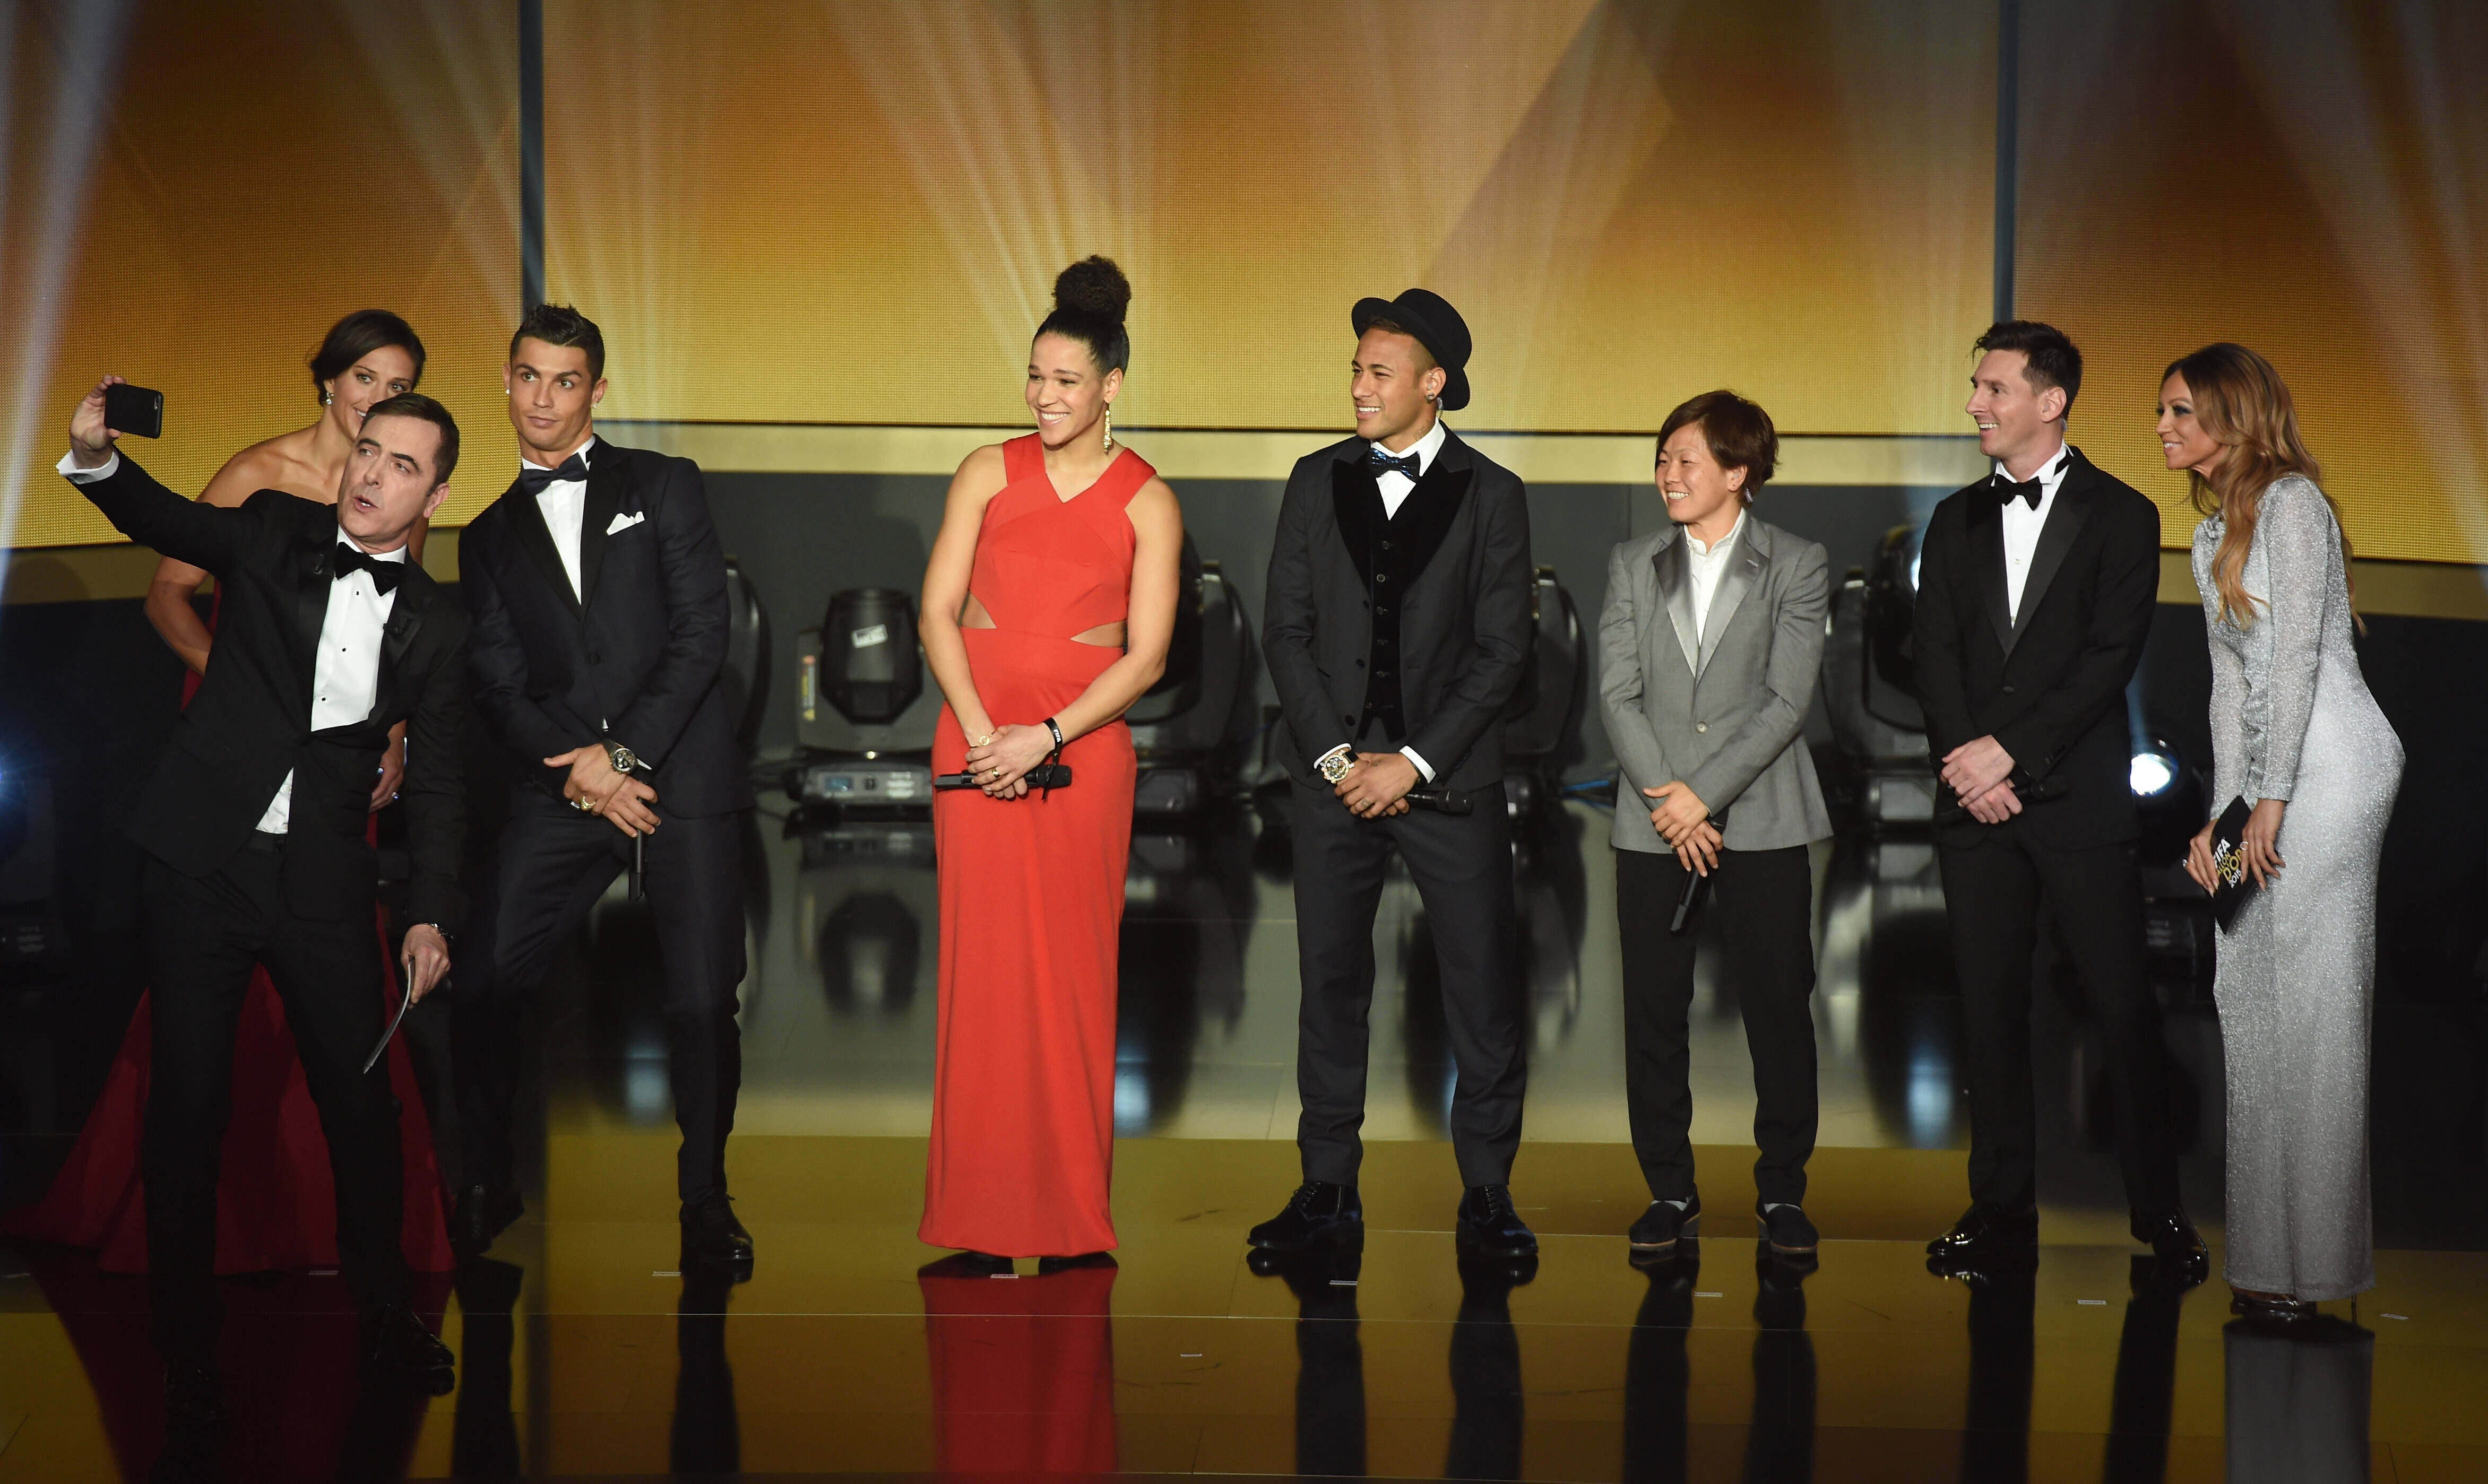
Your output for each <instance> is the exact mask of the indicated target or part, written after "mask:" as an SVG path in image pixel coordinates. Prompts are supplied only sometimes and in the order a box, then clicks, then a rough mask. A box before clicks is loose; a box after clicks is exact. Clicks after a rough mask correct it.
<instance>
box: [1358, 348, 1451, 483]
mask: <svg viewBox="0 0 2488 1484" xmlns="http://www.w3.org/2000/svg"><path fill="white" fill-rule="evenodd" d="M1450 379H1451V377H1450V374H1449V373H1447V372H1445V371H1444V370H1443V368H1442V367H1440V366H1437V365H1435V364H1433V357H1432V356H1430V355H1428V354H1427V353H1426V348H1425V347H1424V346H1421V345H1419V344H1418V343H1417V337H1416V336H1414V335H1403V334H1401V333H1400V331H1398V330H1386V329H1384V328H1382V327H1381V326H1379V325H1376V326H1374V327H1373V328H1372V329H1370V330H1367V331H1366V332H1365V333H1364V334H1363V335H1362V336H1359V337H1358V339H1357V342H1356V358H1355V359H1353V360H1351V361H1349V362H1348V363H1347V394H1348V396H1349V398H1350V399H1351V400H1353V401H1354V403H1355V404H1356V435H1357V436H1358V437H1360V438H1364V439H1366V440H1368V441H1370V442H1374V443H1379V444H1381V445H1382V446H1383V447H1385V448H1387V449H1389V450H1391V451H1392V452H1393V453H1395V454H1399V453H1405V452H1407V451H1408V449H1409V447H1410V446H1411V445H1413V444H1414V443H1415V442H1416V441H1417V440H1418V439H1419V438H1422V437H1424V436H1425V435H1426V434H1427V432H1428V430H1429V429H1431V428H1432V427H1433V426H1434V405H1433V401H1432V399H1433V398H1435V397H1438V396H1440V395H1441V394H1442V390H1443V383H1444V382H1445V381H1448V380H1450Z"/></svg>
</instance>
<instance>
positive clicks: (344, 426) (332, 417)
mask: <svg viewBox="0 0 2488 1484" xmlns="http://www.w3.org/2000/svg"><path fill="white" fill-rule="evenodd" d="M415 376H416V373H415V369H414V356H413V355H412V354H411V353H410V352H409V351H408V350H407V349H406V347H404V346H381V347H379V348H378V349H376V350H367V351H365V352H364V353H363V355H362V356H361V358H360V359H358V360H356V361H355V362H354V363H353V365H351V366H349V367H347V368H346V369H345V370H344V371H342V372H340V373H338V374H337V375H336V376H334V377H331V378H329V379H327V380H325V381H324V382H322V383H321V384H320V385H321V390H323V391H325V393H327V395H328V406H327V407H326V408H325V410H323V411H322V413H321V414H320V415H321V416H323V417H325V418H326V419H327V420H328V421H329V422H330V423H332V424H334V425H335V426H336V429H337V431H338V432H340V433H342V434H345V435H346V436H348V437H350V438H351V437H354V436H356V435H357V434H360V433H361V432H362V429H363V414H364V413H366V412H368V411H370V410H371V409H372V408H373V407H374V406H377V405H378V404H380V403H382V402H385V401H387V400H388V399H389V398H391V397H394V396H396V395H397V394H398V393H400V392H410V391H412V390H414V381H415Z"/></svg>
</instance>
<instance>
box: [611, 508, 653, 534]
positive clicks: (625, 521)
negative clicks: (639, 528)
mask: <svg viewBox="0 0 2488 1484" xmlns="http://www.w3.org/2000/svg"><path fill="white" fill-rule="evenodd" d="M647 518H648V513H647V512H646V511H644V510H635V511H633V512H632V513H631V514H629V515H627V516H615V517H614V518H613V523H612V524H611V525H608V526H607V527H606V528H605V534H606V535H608V536H610V535H612V534H613V533H614V532H615V531H627V530H629V529H630V528H631V527H633V526H635V525H637V524H638V523H639V522H640V521H642V520H645V519H647Z"/></svg>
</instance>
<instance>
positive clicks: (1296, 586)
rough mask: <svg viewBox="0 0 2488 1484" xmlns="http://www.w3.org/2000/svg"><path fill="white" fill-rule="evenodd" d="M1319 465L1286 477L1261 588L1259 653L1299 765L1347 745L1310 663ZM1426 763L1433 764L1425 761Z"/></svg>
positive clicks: (1303, 465) (1313, 462)
mask: <svg viewBox="0 0 2488 1484" xmlns="http://www.w3.org/2000/svg"><path fill="white" fill-rule="evenodd" d="M1322 462H1323V461H1322V460H1321V459H1320V458H1318V457H1315V458H1311V459H1306V460H1303V461H1301V462H1298V463H1297V465H1296V470H1295V473H1294V474H1292V475H1291V476H1289V477H1288V480H1287V493H1286V499H1285V500H1284V501H1283V502H1282V503H1281V504H1280V506H1279V533H1278V539H1277V541H1276V542H1275V543H1274V544H1273V545H1272V546H1271V548H1270V574H1269V580H1268V581H1267V582H1266V583H1265V584H1264V586H1263V589H1262V597H1261V602H1262V606H1263V612H1262V622H1261V649H1262V653H1264V654H1265V655H1267V656H1268V657H1269V662H1270V679H1271V682H1272V683H1273V684H1275V685H1276V686H1278V689H1279V708H1280V710H1281V711H1282V712H1284V713H1285V714H1286V718H1287V734H1288V735H1289V736H1291V737H1293V738H1294V739H1295V740H1296V745H1297V746H1298V747H1301V748H1303V749H1304V752H1305V756H1304V762H1305V766H1306V767H1308V768H1310V767H1312V766H1313V764H1314V762H1315V759H1317V758H1319V757H1321V755H1322V754H1324V753H1326V752H1329V751H1331V750H1332V749H1333V748H1336V747H1337V746H1339V745H1340V744H1341V743H1342V742H1349V741H1351V739H1350V738H1349V737H1348V736H1347V735H1346V728H1344V727H1342V726H1340V725H1338V724H1337V723H1336V722H1335V721H1334V719H1333V717H1334V715H1335V713H1334V712H1333V711H1332V710H1331V699H1330V692H1329V690H1328V689H1327V688H1326V687H1325V686H1323V685H1322V677H1321V670H1320V668H1319V666H1318V665H1317V664H1316V663H1315V658H1314V643H1315V638H1314V612H1315V603H1314V553H1313V527H1314V520H1315V512H1316V511H1317V510H1318V508H1319V505H1318V502H1319V500H1321V499H1322V498H1323V497H1324V494H1325V489H1324V486H1323V481H1322V479H1321V477H1320V476H1321V473H1322V470H1321V464H1322ZM1427 761H1428V762H1431V761H1433V760H1432V758H1431V757H1430V756H1429V757H1428V759H1427Z"/></svg>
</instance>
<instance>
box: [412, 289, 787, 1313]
mask: <svg viewBox="0 0 2488 1484" xmlns="http://www.w3.org/2000/svg"><path fill="white" fill-rule="evenodd" d="M502 375H503V380H504V382H505V384H506V385H507V387H508V390H509V397H510V422H511V425H512V426H513V427H515V428H516V429H517V430H518V434H519V446H520V450H521V465H520V472H519V478H518V481H517V483H515V484H513V485H512V486H511V487H510V489H509V490H508V491H507V492H505V493H504V494H503V495H502V496H501V497H500V498H499V499H498V500H495V501H494V502H493V505H492V507H491V508H490V509H488V510H486V511H485V512H484V513H483V515H481V516H479V517H477V518H476V519H475V523H474V524H473V525H471V526H468V527H467V528H466V538H465V540H464V541H463V542H462V543H461V545H460V548H459V570H460V574H461V576H462V578H463V580H464V584H465V587H466V602H467V603H468V605H469V606H470V607H471V608H472V609H473V611H474V614H475V643H474V649H473V655H472V659H471V665H470V667H471V669H472V671H473V675H474V682H475V705H476V708H477V710H479V711H480V712H482V713H483V715H484V719H485V720H486V721H487V722H488V723H490V725H491V726H492V729H493V732H494V735H495V737H496V738H498V739H499V741H500V742H501V743H502V744H503V745H504V746H505V747H507V748H508V749H509V750H510V752H511V753H513V754H514V755H515V756H516V757H517V758H518V760H519V762H520V766H521V767H522V769H523V770H524V772H525V774H526V780H525V785H524V786H523V787H520V788H518V789H516V790H514V791H513V798H511V801H510V822H509V826H508V827H507V828H506V829H505V830H504V831H503V833H502V836H501V842H500V850H499V853H498V855H497V858H496V861H495V880H494V882H492V884H491V886H490V888H489V889H488V890H486V891H484V892H482V893H480V895H481V897H482V898H483V900H482V902H481V904H480V906H479V910H478V918H479V920H478V922H477V925H476V935H475V939H476V941H475V948H476V952H475V954H474V955H473V956H472V957H473V958H474V959H476V960H480V961H481V962H480V963H478V964H473V965H470V971H469V972H467V973H466V974H464V975H462V976H461V978H460V980H459V985H458V994H457V1007H458V1015H457V1022H456V1024H457V1060H458V1083H459V1100H458V1106H459V1116H460V1119H461V1120H462V1123H463V1125H464V1136H463V1144H464V1147H465V1167H464V1171H463V1173H462V1174H461V1176H460V1181H459V1183H460V1191H459V1199H458V1209H457V1212H456V1215H455V1218H454V1222H453V1229H452V1232H451V1235H452V1236H453V1237H454V1238H456V1239H457V1240H458V1242H459V1243H460V1244H461V1245H462V1246H465V1247H466V1248H468V1249H469V1250H478V1251H480V1250H481V1249H483V1248H484V1247H486V1246H490V1245H491V1243H492V1241H493V1239H494V1238H495V1236H497V1235H499V1234H500V1232H501V1231H502V1229H503V1228H505V1227H507V1226H508V1225H509V1224H510V1222H511V1221H513V1220H515V1219H517V1218H518V1216H519V1214H520V1212H521V1210H522V1209H523V1208H522V1206H521V1202H520V1197H519V1192H518V1188H517V1185H516V1183H515V1182H514V1180H513V1179H512V1170H511V1152H510V1103H511V1097H512V1092H513V1089H514V1088H515V1086H516V1084H517V1079H518V1043H519V1039H520V1020H521V1015H520V1012H521V1010H522V1008H523V1004H524V1003H525V1001H526V1000H527V999H528V998H529V997H531V996H532V995H533V994H534V993H535V990H536V988H537V986H538V985H540V984H541V983H542V982H543V980H544V977H545V974H546V972H547V971H548V970H549V969H550V967H551V961H552V956H553V954H554V952H555V950H556V949H557V948H558V947H559V946H560V944H561V941H562V939H563V938H564V937H565V936H567V934H568V933H569V932H570V930H571V929H573V928H575V927H576V926H577V925H578V924H579V923H580V921H581V920H582V919H583V918H584V917H585V916H586V914H587V911H588V909H589V908H590V907H592V906H593V905H594V904H595V902H596V899H597V898H598V897H599V896H601V895H602V894H603V893H604V891H605V888H606V887H607V886H608V885H610V884H611V883H612V881H613V879H614V877H615V876H616V875H617V874H619V873H620V872H622V871H623V870H625V869H626V868H632V863H633V861H634V858H635V854H637V853H644V858H645V862H646V876H645V883H644V884H645V890H646V893H647V899H648V904H649V907H650V910H651V911H652V913H653V914H654V916H655V919H656V927H657V942H658V946H659V948H660V950H661V952H662V955H663V959H664V976H665V988H664V1013H665V1026H666V1033H667V1039H668V1040H669V1041H670V1043H671V1049H672V1061H673V1078H672V1080H673V1094H674V1119H675V1122H676V1123H678V1124H679V1125H680V1126H681V1128H682V1131H683V1143H682V1153H681V1156H680V1160H679V1162H678V1165H677V1170H676V1181H677V1184H678V1186H679V1187H680V1190H681V1196H682V1211H681V1220H682V1227H683V1253H684V1256H685V1258H686V1260H689V1261H695V1262H703V1263H709V1264H717V1265H722V1266H725V1267H728V1268H732V1269H734V1270H736V1271H737V1272H740V1273H747V1274H748V1273H749V1269H750V1265H751V1235H750V1233H749V1232H747V1231H745V1230H744V1228H743V1223H742V1222H741V1221H739V1220H737V1219H735V1216H734V1210H733V1207H732V1206H731V1205H730V1204H729V1202H728V1197H727V1195H726V1190H725V1139H726V1134H728V1133H729V1132H731V1131H732V1129H733V1127H734V1102H735V1094H736V1092H737V1090H738V1089H739V1088H740V1087H741V1086H742V1083H743V1049H742V1039H741V1032H740V1031H739V1029H738V1028H737V1026H736V1024H735V1020H734V1016H735V1009H736V998H735V996H736V991H737V989H738V987H739V986H740V985H741V984H742V982H743V970H744V956H743V887H742V881H743V857H742V851H741V844H740V841H741V830H742V819H741V814H742V811H743V810H746V809H749V808H750V807H751V786H750V783H749V780H748V779H747V778H746V777H745V776H744V768H743V759H742V755H741V752H740V750H739V749H738V747H737V746H736V743H735V740H734V723H733V718H732V717H731V716H730V715H729V714H727V710H726V696H725V692H724V690H723V688H722V687H721V686H720V684H719V679H720V677H721V675H722V674H723V672H724V668H725V649H726V623H727V609H726V601H725V555H724V552H723V550H722V548H721V546H719V544H718V537H717V527H716V526H715V525H714V524H712V523H711V522H710V520H709V514H708V496H707V492H706V490H705V489H704V487H703V486H702V484H701V481H700V471H699V465H697V464H695V463H693V462H691V461H690V460H688V459H672V458H667V457H665V456H664V455H662V454H653V453H647V452H643V451H641V450H639V449H635V448H622V447H619V446H618V445H615V444H612V443H608V442H606V441H604V440H603V439H601V438H599V437H597V436H596V432H595V427H594V422H593V419H594V414H595V408H596V405H597V404H598V403H599V402H601V401H603V400H604V397H605V337H604V335H603V333H602V332H601V331H599V330H598V329H597V327H596V324H595V322H593V321H590V320H589V319H588V318H587V317H586V316H584V315H581V314H580V313H579V312H578V311H576V310H573V309H569V308H566V307H563V306H560V305H550V304H547V305H538V306H537V307H536V308H534V309H531V310H529V311H527V314H526V318H525V319H524V321H523V322H521V324H520V325H519V329H518V333H517V334H516V335H514V336H512V337H511V340H510V362H509V365H508V366H507V367H505V368H504V369H503V374H502ZM477 970H480V971H477Z"/></svg>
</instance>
